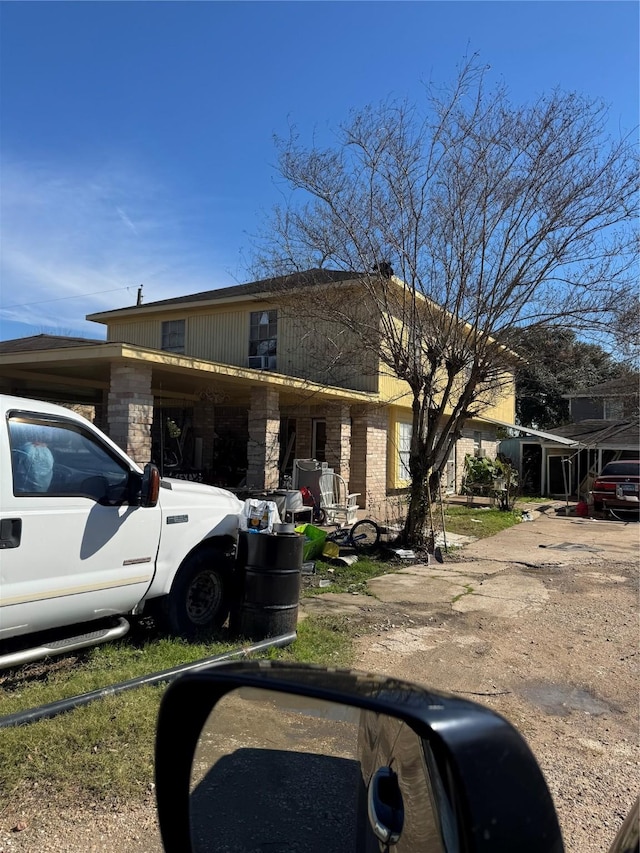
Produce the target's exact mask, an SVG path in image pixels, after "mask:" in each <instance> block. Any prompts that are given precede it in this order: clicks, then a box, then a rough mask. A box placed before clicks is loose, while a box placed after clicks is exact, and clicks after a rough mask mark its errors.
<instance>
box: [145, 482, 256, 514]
mask: <svg viewBox="0 0 640 853" xmlns="http://www.w3.org/2000/svg"><path fill="white" fill-rule="evenodd" d="M160 503H161V504H162V506H164V507H167V508H169V507H174V506H185V505H187V506H203V507H206V506H215V507H223V506H224V507H226V509H227V512H228V513H229V514H233V515H236V514H237V515H239V514H240V513H241V512H242V509H243V507H244V502H243V501H241V500H239V499H238V498H237V497H236V496H235V495H234V494H233V493H232V492H229V491H227V490H226V489H220V488H218V486H206V485H204V483H192V482H191V481H190V480H174V479H172V478H171V477H163V478H162V480H161V481H160Z"/></svg>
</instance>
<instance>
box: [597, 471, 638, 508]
mask: <svg viewBox="0 0 640 853" xmlns="http://www.w3.org/2000/svg"><path fill="white" fill-rule="evenodd" d="M639 491H640V460H638V459H622V460H618V461H617V462H608V463H607V464H606V465H605V466H604V468H603V469H602V471H601V472H600V473H599V474H598V476H597V477H596V479H595V480H594V481H593V486H592V487H591V499H592V502H593V508H594V509H595V510H597V511H600V510H602V509H605V508H609V509H622V510H634V509H635V510H636V511H637V510H638V506H639V504H638V493H639Z"/></svg>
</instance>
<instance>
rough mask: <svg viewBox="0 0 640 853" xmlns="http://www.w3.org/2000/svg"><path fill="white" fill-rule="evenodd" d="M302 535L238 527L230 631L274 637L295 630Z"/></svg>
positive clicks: (253, 635)
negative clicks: (237, 583)
mask: <svg viewBox="0 0 640 853" xmlns="http://www.w3.org/2000/svg"><path fill="white" fill-rule="evenodd" d="M303 547H304V537H303V536H300V535H298V534H297V533H293V534H277V535H275V534H269V533H249V532H246V531H244V530H243V531H240V537H239V540H238V562H239V564H240V574H241V586H242V589H241V593H240V601H239V607H238V608H237V612H236V614H235V616H234V617H232V624H231V628H232V631H233V633H235V634H238V635H239V636H241V637H246V638H247V639H250V640H262V639H265V638H267V637H277V636H280V635H281V634H288V633H290V632H292V631H295V630H296V626H297V624H298V605H299V603H300V574H301V571H302V552H303Z"/></svg>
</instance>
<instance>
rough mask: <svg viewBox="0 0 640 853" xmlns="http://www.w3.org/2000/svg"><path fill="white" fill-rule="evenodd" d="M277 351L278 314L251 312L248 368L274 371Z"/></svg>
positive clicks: (272, 312) (274, 312)
mask: <svg viewBox="0 0 640 853" xmlns="http://www.w3.org/2000/svg"><path fill="white" fill-rule="evenodd" d="M277 350H278V312H277V311H275V310H273V311H252V312H251V315H250V319H249V367H254V368H259V369H262V370H274V369H275V367H276V354H277Z"/></svg>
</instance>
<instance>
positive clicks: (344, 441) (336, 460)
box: [326, 405, 351, 485]
mask: <svg viewBox="0 0 640 853" xmlns="http://www.w3.org/2000/svg"><path fill="white" fill-rule="evenodd" d="M326 421H327V446H326V456H327V464H328V465H329V467H330V468H333V470H334V471H335V472H336V474H341V475H342V476H343V477H344V479H345V480H346V481H347V485H348V484H349V477H350V473H351V409H350V407H349V406H347V405H337V406H327V409H326Z"/></svg>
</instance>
